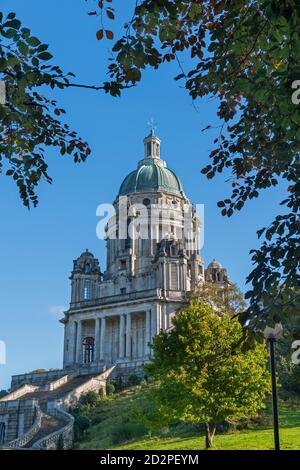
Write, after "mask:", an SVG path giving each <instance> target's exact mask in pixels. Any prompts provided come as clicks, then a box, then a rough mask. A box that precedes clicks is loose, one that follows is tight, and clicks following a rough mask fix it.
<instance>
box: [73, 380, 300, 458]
mask: <svg viewBox="0 0 300 470" xmlns="http://www.w3.org/2000/svg"><path fill="white" fill-rule="evenodd" d="M143 390H144V389H143V387H139V386H138V387H132V388H131V389H128V390H126V391H123V392H121V393H118V394H115V395H112V396H110V397H107V398H104V399H102V400H101V401H100V402H98V403H97V405H96V406H92V407H91V406H90V405H85V406H82V407H81V410H80V413H81V415H85V416H87V417H88V418H89V420H90V422H91V427H90V428H89V429H88V430H87V431H85V433H84V435H83V437H82V438H81V440H80V442H79V443H78V444H77V445H78V447H79V448H81V449H118V450H121V449H132V450H140V449H141V450H201V449H203V448H204V435H203V434H202V433H201V432H200V431H198V430H197V429H196V428H195V427H194V426H192V425H189V424H185V423H181V424H178V425H175V426H172V427H171V428H167V429H161V430H160V432H159V433H156V434H155V435H153V433H152V435H151V433H150V432H149V430H148V429H147V428H146V427H145V426H144V425H142V424H139V423H136V422H135V420H133V418H132V416H133V412H134V410H135V409H136V403H137V401H138V400H143V394H144V391H143ZM280 437H281V447H282V449H287V450H291V449H293V450H300V403H299V402H296V401H294V402H293V401H289V402H283V401H281V402H280ZM214 445H215V448H216V449H223V450H227V449H228V450H229V449H235V450H236V449H241V450H245V449H253V450H268V449H272V448H273V431H272V419H271V407H270V405H268V406H267V409H266V410H265V411H264V412H263V413H262V414H261V416H260V417H259V419H257V420H251V421H249V422H247V423H246V422H245V423H238V425H237V426H236V429H234V430H233V429H230V430H229V431H227V432H222V433H220V432H218V433H217V435H216V437H215V441H214Z"/></svg>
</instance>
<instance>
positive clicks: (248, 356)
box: [145, 299, 270, 448]
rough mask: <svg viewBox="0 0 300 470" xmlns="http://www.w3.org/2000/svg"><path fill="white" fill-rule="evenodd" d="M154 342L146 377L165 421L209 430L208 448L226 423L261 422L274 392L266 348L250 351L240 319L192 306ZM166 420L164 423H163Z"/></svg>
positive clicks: (255, 346) (195, 302) (253, 347)
mask: <svg viewBox="0 0 300 470" xmlns="http://www.w3.org/2000/svg"><path fill="white" fill-rule="evenodd" d="M173 323H174V328H173V329H172V330H171V331H169V332H162V333H161V334H160V335H158V336H157V337H156V338H154V340H153V346H152V347H153V356H152V359H151V363H150V364H149V365H146V366H145V370H146V373H147V374H148V375H150V376H151V377H152V378H153V379H155V380H156V381H157V382H158V388H157V389H153V400H154V401H156V403H157V406H158V408H159V412H160V413H161V416H162V419H163V420H164V419H168V420H169V422H171V421H173V422H175V421H176V420H177V421H178V420H182V421H187V422H191V423H193V424H202V423H203V424H204V425H205V430H206V448H209V447H211V446H212V444H213V437H214V434H215V431H216V426H217V425H218V424H220V423H222V422H223V421H225V420H236V419H242V418H249V417H252V416H256V415H257V414H258V412H259V410H260V409H261V408H262V407H263V406H264V400H265V397H266V394H267V393H268V392H269V390H270V381H269V373H268V371H267V368H266V363H267V357H268V353H267V350H266V346H265V344H260V343H258V342H256V343H252V344H251V346H248V345H247V344H246V343H245V341H244V335H243V329H242V326H241V324H240V323H239V321H238V319H237V318H233V319H232V318H230V317H229V316H228V315H218V314H216V313H214V312H213V309H212V308H211V307H210V306H208V305H205V304H204V303H203V302H202V301H200V300H196V299H194V300H192V301H191V302H190V305H189V306H188V308H186V309H184V310H183V311H182V312H180V314H179V315H177V316H176V317H175V318H174V320H173ZM163 417H165V418H163Z"/></svg>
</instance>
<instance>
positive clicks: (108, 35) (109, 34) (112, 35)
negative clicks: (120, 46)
mask: <svg viewBox="0 0 300 470" xmlns="http://www.w3.org/2000/svg"><path fill="white" fill-rule="evenodd" d="M105 34H106V37H107V39H113V38H114V33H113V32H112V31H109V30H108V29H106V30H105Z"/></svg>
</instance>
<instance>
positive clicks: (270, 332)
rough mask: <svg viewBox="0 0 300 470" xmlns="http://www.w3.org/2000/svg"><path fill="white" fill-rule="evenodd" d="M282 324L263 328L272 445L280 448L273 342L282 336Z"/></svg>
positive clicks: (276, 448)
mask: <svg viewBox="0 0 300 470" xmlns="http://www.w3.org/2000/svg"><path fill="white" fill-rule="evenodd" d="M282 332H283V329H282V325H281V323H277V324H276V325H275V328H269V327H268V326H267V327H266V328H265V330H264V336H265V338H266V340H267V344H268V347H269V352H270V372H271V381H272V408H273V426H274V447H275V450H280V440H279V422H278V403H277V385H276V364H275V343H276V341H277V340H278V339H280V338H281V337H282Z"/></svg>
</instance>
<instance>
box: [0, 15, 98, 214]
mask: <svg viewBox="0 0 300 470" xmlns="http://www.w3.org/2000/svg"><path fill="white" fill-rule="evenodd" d="M51 59H52V55H51V54H50V53H49V51H48V46H47V45H46V44H43V43H42V42H41V41H40V40H39V39H38V38H36V37H35V36H33V35H32V34H31V32H30V30H29V29H28V28H25V27H22V25H21V22H20V21H19V20H18V19H17V18H16V15H15V13H9V14H8V15H7V16H6V17H5V18H4V16H3V14H2V13H0V79H1V80H2V82H3V83H4V84H5V94H6V100H5V104H2V105H0V172H1V173H5V174H6V175H7V176H9V177H11V178H12V179H13V180H14V181H15V183H16V184H17V186H18V189H19V193H20V196H21V199H22V201H23V203H24V205H25V206H27V207H29V206H30V204H33V205H34V206H35V205H36V204H37V202H38V198H37V195H36V193H35V188H36V186H37V185H38V183H39V182H40V181H41V179H45V180H46V181H47V182H48V183H51V181H52V180H51V177H50V176H49V174H48V165H47V163H46V161H45V149H46V147H57V148H58V150H59V152H60V153H61V154H62V155H65V154H70V155H72V156H73V158H74V161H75V162H81V161H84V160H85V159H86V158H87V156H88V155H89V154H90V152H91V151H90V148H89V146H88V144H87V143H86V142H85V141H83V140H82V139H81V138H80V137H79V136H78V135H77V133H76V132H75V131H73V130H71V129H70V128H69V126H68V124H66V123H63V122H62V116H63V115H64V114H65V111H64V110H63V109H62V108H60V107H59V106H58V104H57V103H56V101H55V100H53V99H51V97H47V96H46V95H45V94H44V91H45V90H46V89H47V88H48V89H50V90H53V89H55V88H61V89H62V88H64V87H65V86H68V85H70V81H69V79H70V77H72V76H73V74H71V73H69V74H64V73H63V72H62V70H61V69H60V67H58V66H56V65H52V64H51V63H50V60H51Z"/></svg>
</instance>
